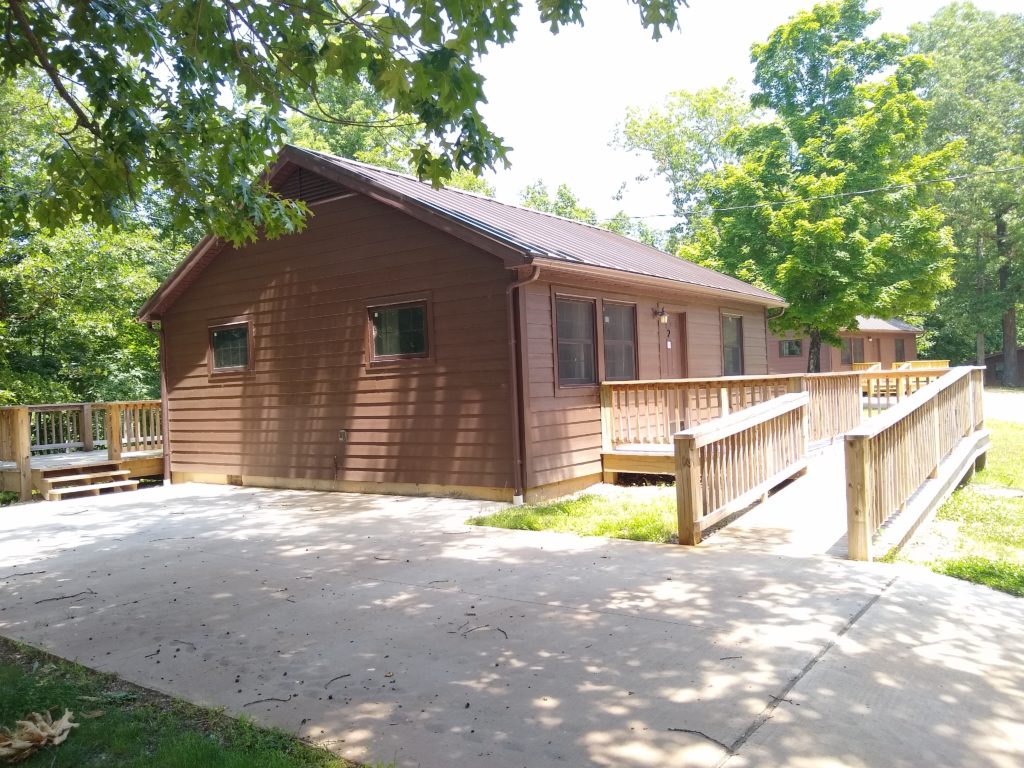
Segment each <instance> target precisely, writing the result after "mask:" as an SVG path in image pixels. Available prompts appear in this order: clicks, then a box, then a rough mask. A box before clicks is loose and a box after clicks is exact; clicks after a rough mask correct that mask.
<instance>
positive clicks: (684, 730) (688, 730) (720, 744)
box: [669, 728, 733, 755]
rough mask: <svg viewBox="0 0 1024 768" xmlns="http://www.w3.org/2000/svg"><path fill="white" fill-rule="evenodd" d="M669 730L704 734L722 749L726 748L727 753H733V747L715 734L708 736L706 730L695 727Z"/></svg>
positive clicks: (698, 734)
mask: <svg viewBox="0 0 1024 768" xmlns="http://www.w3.org/2000/svg"><path fill="white" fill-rule="evenodd" d="M669 730H670V731H675V732H676V733H693V734H695V735H697V736H703V737H704V738H705V739H707V740H708V741H710V742H713V743H715V744H717V745H718V746H720V747H721V748H722V749H724V750H725V751H726V753H728V754H730V755H731V754H733V751H732V749H730V748H729V747H727V746H726V745H725V744H723V743H722V742H720V741H719V740H718V739H716V738H715V737H714V736H708V735H707V734H706V733H704V731H698V730H694V729H693V728H669Z"/></svg>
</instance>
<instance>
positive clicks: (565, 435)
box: [525, 278, 767, 487]
mask: <svg viewBox="0 0 1024 768" xmlns="http://www.w3.org/2000/svg"><path fill="white" fill-rule="evenodd" d="M566 279H567V280H568V278H566ZM623 290H624V288H623V286H622V285H621V284H619V285H614V284H603V285H602V284H599V283H597V282H595V281H594V280H588V281H587V282H586V283H585V284H581V285H577V286H575V287H574V286H573V284H571V283H570V284H566V283H559V284H552V283H548V282H540V281H539V282H536V283H532V284H530V285H529V286H528V287H527V295H526V309H527V312H528V316H527V322H526V328H527V340H526V343H527V367H528V370H527V371H526V376H525V379H526V381H527V382H528V384H529V397H530V402H529V408H528V414H529V415H528V418H529V422H528V429H527V439H528V440H529V441H530V450H529V451H528V455H529V456H530V462H529V464H528V467H527V485H528V486H530V487H536V486H541V485H547V484H550V483H560V482H565V481H568V480H572V479H575V478H583V477H588V476H593V475H595V474H596V473H599V472H600V471H601V409H600V394H599V391H598V390H597V388H590V389H580V390H576V391H575V392H572V391H570V390H566V389H563V390H558V389H557V382H556V370H555V367H556V358H555V353H554V343H553V333H554V329H553V323H552V312H551V299H552V293H553V292H555V293H565V294H574V295H580V296H590V297H595V298H602V299H605V300H609V301H623V302H627V303H632V304H636V308H637V310H636V316H637V351H638V357H639V369H638V375H639V378H641V379H658V378H663V377H664V376H663V374H662V369H663V364H662V359H661V349H662V344H664V343H665V341H666V340H665V339H664V337H663V335H662V334H663V333H664V331H663V329H660V328H659V323H658V320H657V318H656V317H655V315H654V312H653V310H654V309H656V308H658V307H663V308H665V309H666V310H667V311H669V312H673V313H685V315H686V349H687V364H688V370H687V374H688V376H690V377H691V378H698V377H707V376H721V375H722V336H721V314H722V312H728V313H730V314H739V315H741V316H742V317H743V336H744V365H745V369H746V373H748V374H758V373H766V372H767V358H766V351H765V314H764V310H763V308H762V307H760V306H754V305H746V304H738V305H737V304H732V303H730V304H728V305H726V304H723V305H717V304H713V303H709V302H708V301H707V300H706V299H698V298H695V297H693V296H692V295H686V294H685V293H681V294H675V295H671V296H669V295H666V296H661V297H657V296H652V295H650V294H649V293H646V292H644V291H638V292H637V293H635V294H630V293H623ZM677 350H678V348H676V349H674V350H673V352H675V351H677ZM598 355H599V356H600V355H603V352H602V350H600V349H599V350H598ZM666 365H667V363H666Z"/></svg>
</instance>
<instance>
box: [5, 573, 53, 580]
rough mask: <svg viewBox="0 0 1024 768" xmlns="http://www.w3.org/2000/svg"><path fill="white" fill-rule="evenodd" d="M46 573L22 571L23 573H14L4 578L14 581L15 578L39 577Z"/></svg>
mask: <svg viewBox="0 0 1024 768" xmlns="http://www.w3.org/2000/svg"><path fill="white" fill-rule="evenodd" d="M41 573H46V571H22V572H21V573H12V574H11V575H10V576H4V578H5V579H13V578H14V577H15V576H38V575H39V574H41Z"/></svg>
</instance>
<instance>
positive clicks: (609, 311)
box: [603, 302, 636, 381]
mask: <svg viewBox="0 0 1024 768" xmlns="http://www.w3.org/2000/svg"><path fill="white" fill-rule="evenodd" d="M603 310H604V311H603V314H604V377H605V379H606V380H608V381H629V380H631V379H635V378H636V307H635V306H633V305H632V304H610V303H608V302H604V303H603Z"/></svg>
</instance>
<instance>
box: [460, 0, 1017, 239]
mask: <svg viewBox="0 0 1024 768" xmlns="http://www.w3.org/2000/svg"><path fill="white" fill-rule="evenodd" d="M947 4H948V2H947V1H946V0H873V1H872V2H871V3H870V4H869V5H870V6H871V7H874V8H880V9H881V11H882V18H881V19H880V20H879V22H878V23H877V24H876V26H875V28H874V29H873V30H872V31H873V32H883V31H892V32H903V31H905V30H906V29H907V27H908V26H909V25H910V24H912V23H914V22H917V21H923V20H925V19H927V18H929V17H930V16H931V15H932V14H934V13H935V11H936V10H938V9H939V8H941V7H942V6H944V5H947ZM588 5H589V6H590V7H589V9H588V10H587V11H586V13H585V15H584V21H585V26H584V27H582V28H580V27H568V28H565V29H563V30H562V31H561V32H560V33H559V34H558V35H552V34H551V33H550V32H549V31H548V28H547V27H546V26H545V25H543V24H541V23H540V22H539V20H538V13H537V10H536V5H534V3H533V2H532V1H531V0H524V3H523V6H524V11H523V13H522V16H521V18H520V19H519V32H518V35H517V38H516V41H515V42H514V43H512V44H511V45H508V46H505V48H496V49H494V50H493V51H492V52H491V53H490V54H488V56H487V57H486V58H485V59H484V60H483V62H482V63H481V65H480V71H481V72H482V73H483V74H484V75H485V77H486V78H487V83H486V87H485V90H486V92H487V95H488V99H489V103H488V104H486V105H484V107H483V113H484V115H485V117H486V118H487V120H488V123H489V125H490V127H491V129H492V130H494V131H495V132H496V133H497V134H498V135H499V136H502V137H503V138H504V139H505V143H506V144H507V145H508V146H510V147H511V148H512V150H513V151H512V152H511V153H510V156H509V159H510V161H511V163H512V168H511V170H508V171H505V170H501V171H499V172H498V173H497V174H495V175H491V176H490V177H489V178H490V181H491V182H492V183H493V184H494V185H495V187H496V188H497V192H498V197H499V198H500V199H502V200H506V201H509V202H518V201H519V193H520V191H521V190H522V189H523V187H525V186H526V185H528V184H530V183H532V182H534V181H536V180H537V179H543V180H544V181H545V182H546V183H547V185H548V189H549V190H550V191H553V190H554V189H555V188H556V187H557V186H558V184H560V183H562V182H565V183H567V184H569V186H570V187H571V188H572V189H573V191H574V192H575V193H576V194H577V195H578V196H579V198H580V200H581V202H582V203H584V204H585V205H588V206H590V207H592V208H594V209H595V210H596V211H597V213H598V215H599V216H600V217H602V218H605V217H609V216H611V215H613V214H614V213H615V212H616V211H618V210H620V209H624V210H626V212H627V213H629V214H630V215H633V216H648V215H651V214H669V213H671V211H672V206H671V203H670V201H669V195H668V188H667V185H665V184H663V183H662V182H660V181H659V180H657V179H650V180H647V181H644V182H637V181H636V180H635V179H636V177H637V176H638V175H640V174H644V173H645V172H647V171H648V170H649V168H650V164H649V162H648V161H647V160H646V159H645V158H644V157H642V156H640V155H634V154H632V153H629V152H626V151H625V150H624V149H620V148H615V147H610V146H609V142H610V141H611V140H612V138H613V136H614V132H615V127H616V125H617V124H618V123H620V122H621V121H622V119H623V117H624V115H625V112H626V108H627V107H629V106H633V105H635V106H639V107H649V106H657V105H659V104H661V102H662V101H663V99H664V97H665V95H666V94H668V93H669V92H670V91H674V90H680V89H685V90H688V91H693V90H696V89H698V88H704V87H708V86H712V85H719V84H721V83H724V82H725V81H726V80H727V79H728V78H729V77H733V78H735V79H736V81H737V82H738V83H739V84H740V86H741V87H743V88H744V89H746V90H748V91H749V90H750V89H751V88H752V83H751V77H752V75H753V68H752V66H751V64H750V46H751V44H752V43H754V42H758V41H763V40H765V39H767V37H768V35H769V34H770V33H771V31H772V30H773V29H775V27H777V26H779V25H780V24H782V23H784V22H785V21H786V20H787V19H788V18H790V17H791V16H792V15H793V14H794V13H795V12H796V11H798V10H802V9H805V8H811V7H812V6H813V5H814V1H813V0H690V8H689V9H686V8H683V9H682V10H681V14H682V28H681V29H679V30H676V31H674V32H671V33H669V34H666V35H665V36H664V37H663V38H662V39H661V40H660V41H658V42H655V41H653V40H652V39H651V36H650V32H649V31H648V30H645V29H644V28H643V27H642V26H641V24H640V16H639V12H638V11H637V10H636V8H635V7H634V6H633V5H632V4H631V3H629V2H627V0H590V2H589V3H588ZM975 5H977V6H978V7H980V8H983V9H985V10H991V11H996V12H999V13H1007V12H1017V13H1019V12H1024V0H975ZM623 182H628V186H627V191H626V194H625V195H624V197H623V199H622V201H615V200H613V199H612V197H613V195H614V194H615V193H616V192H617V191H618V189H619V186H620V185H621V184H622V183H623ZM672 221H673V220H672V219H671V218H651V219H649V223H650V224H651V225H652V226H655V227H659V228H665V227H667V226H668V225H669V224H671V223H672Z"/></svg>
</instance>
